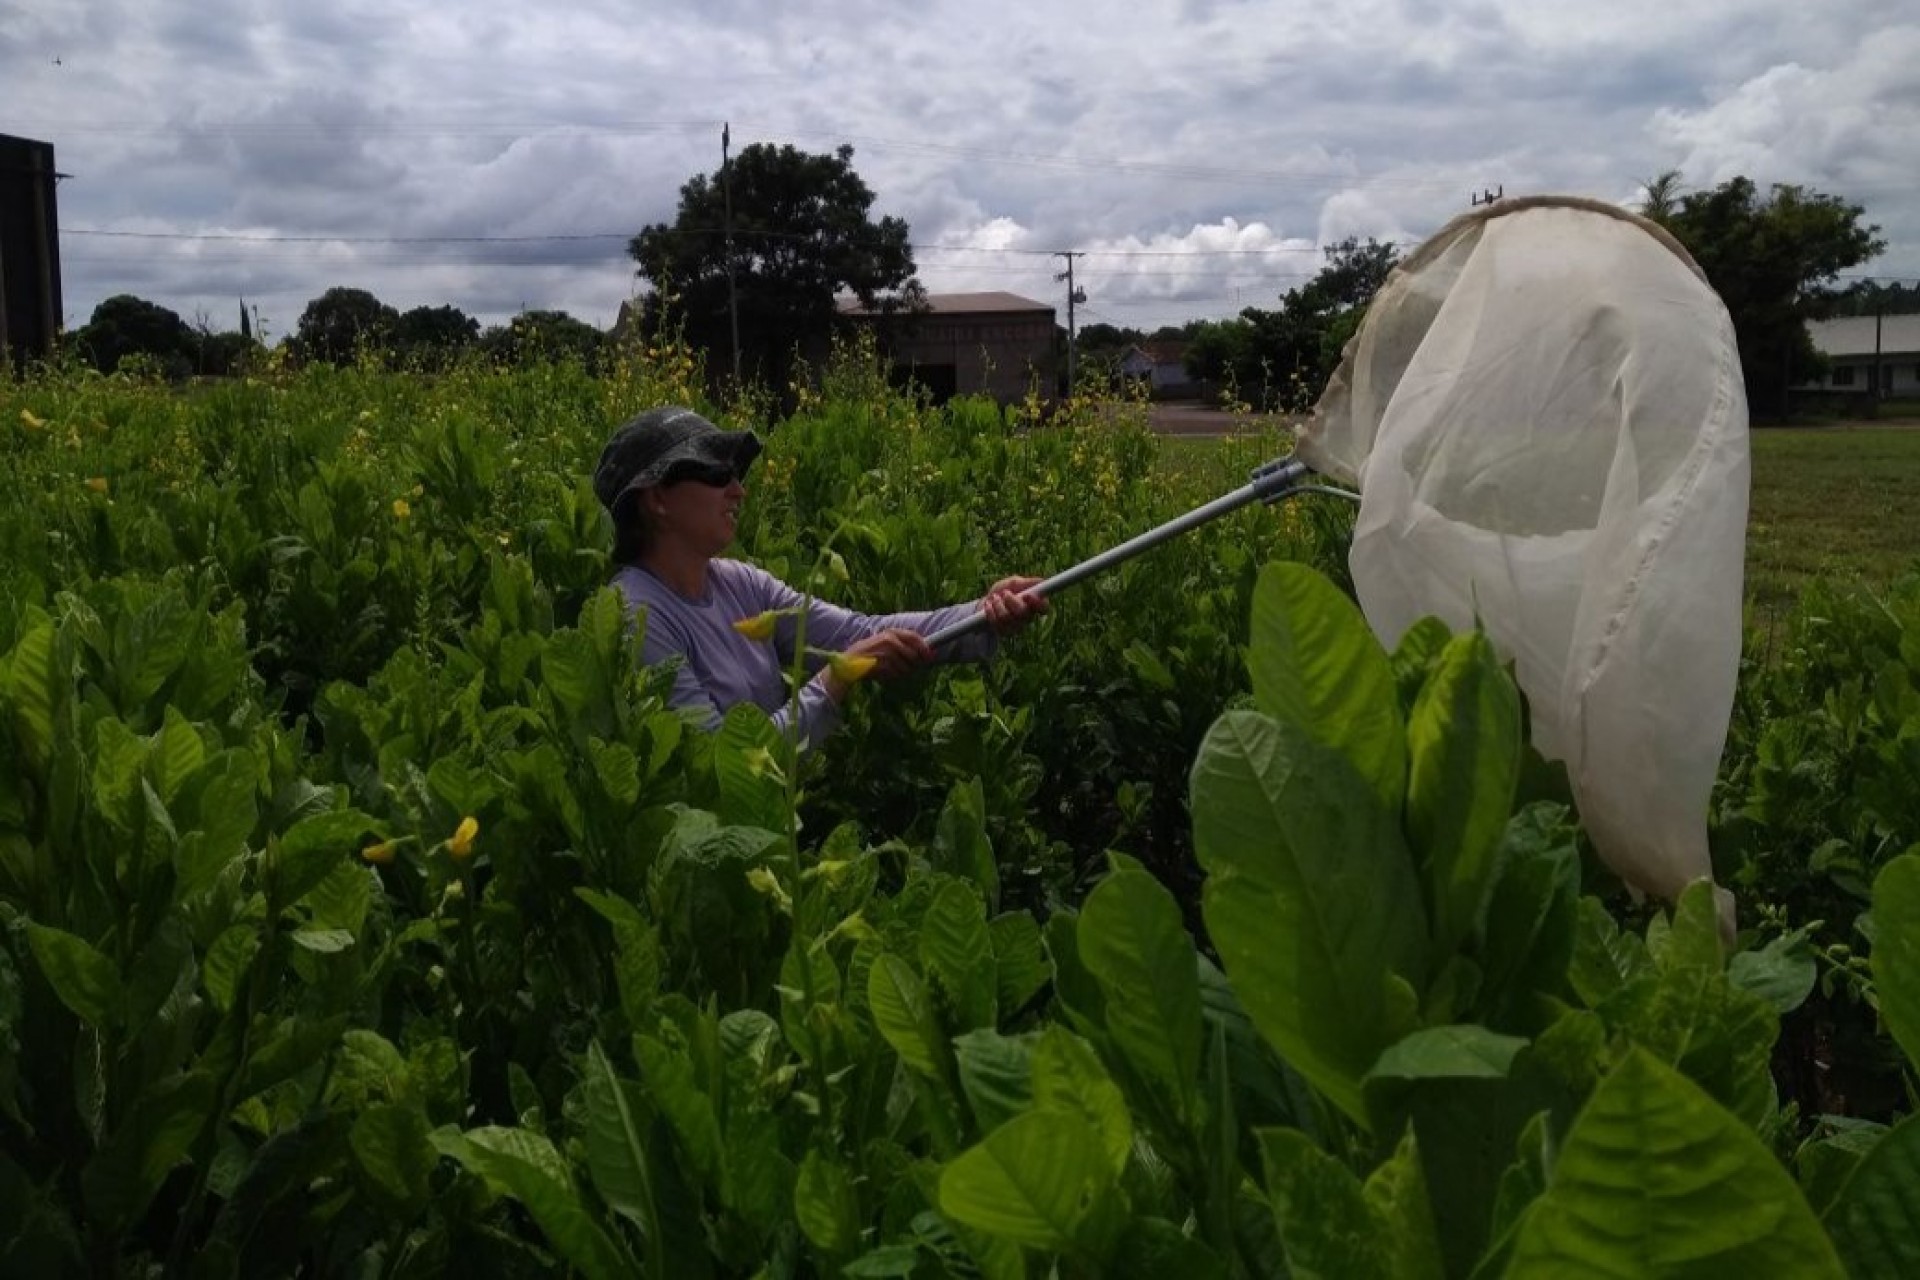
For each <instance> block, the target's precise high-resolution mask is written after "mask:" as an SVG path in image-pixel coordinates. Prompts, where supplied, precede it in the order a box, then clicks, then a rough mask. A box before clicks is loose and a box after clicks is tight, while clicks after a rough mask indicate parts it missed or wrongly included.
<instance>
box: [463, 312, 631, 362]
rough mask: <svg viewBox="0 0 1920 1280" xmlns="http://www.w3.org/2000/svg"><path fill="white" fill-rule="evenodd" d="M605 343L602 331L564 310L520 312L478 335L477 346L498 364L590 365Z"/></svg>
mask: <svg viewBox="0 0 1920 1280" xmlns="http://www.w3.org/2000/svg"><path fill="white" fill-rule="evenodd" d="M605 343H606V335H605V334H603V333H601V332H600V331H599V330H598V329H596V328H594V327H593V326H592V325H590V324H588V323H587V322H586V321H584V320H577V319H575V318H574V317H573V316H570V315H568V314H567V313H566V312H564V311H522V312H521V313H520V314H519V315H517V316H515V317H514V318H513V319H512V320H511V321H510V322H509V323H508V324H506V325H505V326H504V327H495V328H492V329H489V330H487V331H486V333H485V334H483V335H481V338H480V349H481V350H482V351H484V352H486V353H487V355H488V356H490V357H492V358H493V359H494V360H496V361H498V362H499V363H501V364H534V363H542V362H547V363H551V362H559V361H566V360H577V361H579V362H580V363H581V364H584V365H587V366H588V367H592V366H593V365H594V363H595V362H596V361H597V360H598V359H599V356H600V350H601V348H602V346H604V345H605Z"/></svg>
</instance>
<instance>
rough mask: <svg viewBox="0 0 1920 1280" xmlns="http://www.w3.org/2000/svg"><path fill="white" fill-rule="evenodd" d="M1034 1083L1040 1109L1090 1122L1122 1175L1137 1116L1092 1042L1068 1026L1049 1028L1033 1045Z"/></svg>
mask: <svg viewBox="0 0 1920 1280" xmlns="http://www.w3.org/2000/svg"><path fill="white" fill-rule="evenodd" d="M1031 1082H1032V1090H1033V1105H1034V1107H1035V1108H1036V1109H1038V1110H1043V1111H1072V1112H1075V1113H1076V1114H1078V1115H1079V1116H1080V1117H1081V1118H1082V1119H1083V1120H1085V1121H1086V1122H1087V1124H1088V1125H1089V1126H1090V1127H1091V1128H1092V1130H1093V1132H1094V1135H1095V1136H1096V1137H1097V1138H1098V1139H1099V1141H1100V1148H1101V1150H1102V1151H1104V1152H1105V1153H1106V1157H1107V1164H1108V1166H1109V1167H1110V1168H1111V1169H1112V1170H1113V1175H1114V1177H1116V1178H1118V1177H1119V1176H1120V1174H1121V1172H1122V1171H1123V1170H1124V1169H1125V1168H1126V1167H1127V1157H1128V1155H1129V1154H1131V1153H1132V1151H1133V1116H1132V1115H1131V1114H1129V1112H1128V1111H1127V1100H1126V1095H1124V1094H1123V1093H1121V1092H1120V1086H1119V1085H1117V1084H1115V1083H1114V1082H1113V1078H1112V1077H1111V1076H1109V1075H1108V1074H1107V1069H1106V1068H1105V1067H1103V1066H1101V1065H1100V1055H1099V1054H1097V1053H1095V1052H1094V1051H1093V1046H1091V1045H1089V1044H1088V1043H1087V1042H1086V1041H1084V1040H1082V1039H1081V1038H1080V1037H1079V1036H1076V1035H1074V1034H1073V1033H1072V1032H1071V1031H1068V1030H1067V1029H1066V1028H1065V1027H1062V1026H1050V1027H1048V1028H1047V1029H1046V1030H1045V1031H1043V1032H1041V1033H1040V1038H1039V1040H1038V1041H1037V1042H1036V1043H1035V1044H1034V1047H1033V1057H1032V1061H1031Z"/></svg>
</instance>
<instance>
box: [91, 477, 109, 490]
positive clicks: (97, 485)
mask: <svg viewBox="0 0 1920 1280" xmlns="http://www.w3.org/2000/svg"><path fill="white" fill-rule="evenodd" d="M87 488H89V489H91V490H93V491H94V492H95V493H105V492H106V491H107V478H106V477H105V476H88V477H87Z"/></svg>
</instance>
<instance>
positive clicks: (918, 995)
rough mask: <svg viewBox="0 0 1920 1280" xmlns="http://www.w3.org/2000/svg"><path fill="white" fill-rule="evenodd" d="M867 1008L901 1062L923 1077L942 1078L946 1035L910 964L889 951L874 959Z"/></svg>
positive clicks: (868, 986) (869, 981) (868, 984)
mask: <svg viewBox="0 0 1920 1280" xmlns="http://www.w3.org/2000/svg"><path fill="white" fill-rule="evenodd" d="M867 1007H868V1008H869V1009H871V1010H872V1011H873V1021H874V1025H875V1026H876V1027H878V1028H879V1029H880V1034H881V1035H882V1036H883V1037H885V1038H886V1041H887V1043H888V1044H890V1045H892V1046H893V1051H894V1052H895V1053H897V1054H899V1055H900V1060H901V1061H902V1062H905V1063H906V1064H907V1065H908V1066H910V1067H912V1068H913V1069H914V1070H915V1071H918V1072H920V1074H922V1075H924V1076H929V1077H932V1078H933V1079H935V1080H944V1079H945V1078H946V1062H947V1038H946V1036H945V1034H944V1033H943V1032H942V1031H941V1030H940V1023H939V1020H938V1019H937V1018H936V1017H935V1016H934V1012H933V1005H932V1003H931V1002H929V1001H928V999H927V989H926V987H925V986H923V985H922V984H921V982H920V975H918V974H916V973H915V972H914V971H913V966H912V965H909V964H908V963H907V962H906V961H905V960H902V959H901V958H900V957H899V956H896V955H892V954H886V955H882V956H880V957H879V958H878V959H876V960H875V961H874V962H873V968H872V969H870V970H869V971H868V973H867Z"/></svg>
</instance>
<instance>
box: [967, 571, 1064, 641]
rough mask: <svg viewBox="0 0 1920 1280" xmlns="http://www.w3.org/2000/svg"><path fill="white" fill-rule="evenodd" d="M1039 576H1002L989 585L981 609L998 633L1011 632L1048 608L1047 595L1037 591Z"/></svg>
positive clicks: (999, 634) (1017, 629)
mask: <svg viewBox="0 0 1920 1280" xmlns="http://www.w3.org/2000/svg"><path fill="white" fill-rule="evenodd" d="M1039 585H1040V579H1038V578H1019V577H1015V578H1002V579H1000V581H998V582H996V583H994V584H993V585H992V586H991V587H989V588H987V595H986V599H984V600H982V601H981V602H980V612H982V613H984V614H986V615H987V625H988V626H990V627H992V628H993V634H995V635H997V636H1010V635H1012V634H1014V633H1015V632H1016V631H1019V630H1020V629H1021V628H1022V627H1024V626H1026V625H1027V624H1028V623H1029V622H1032V621H1033V620H1034V619H1035V618H1037V617H1039V616H1040V615H1041V614H1043V613H1045V612H1046V611H1047V598H1046V597H1045V596H1041V595H1035V594H1033V588H1034V587H1037V586H1039Z"/></svg>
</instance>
